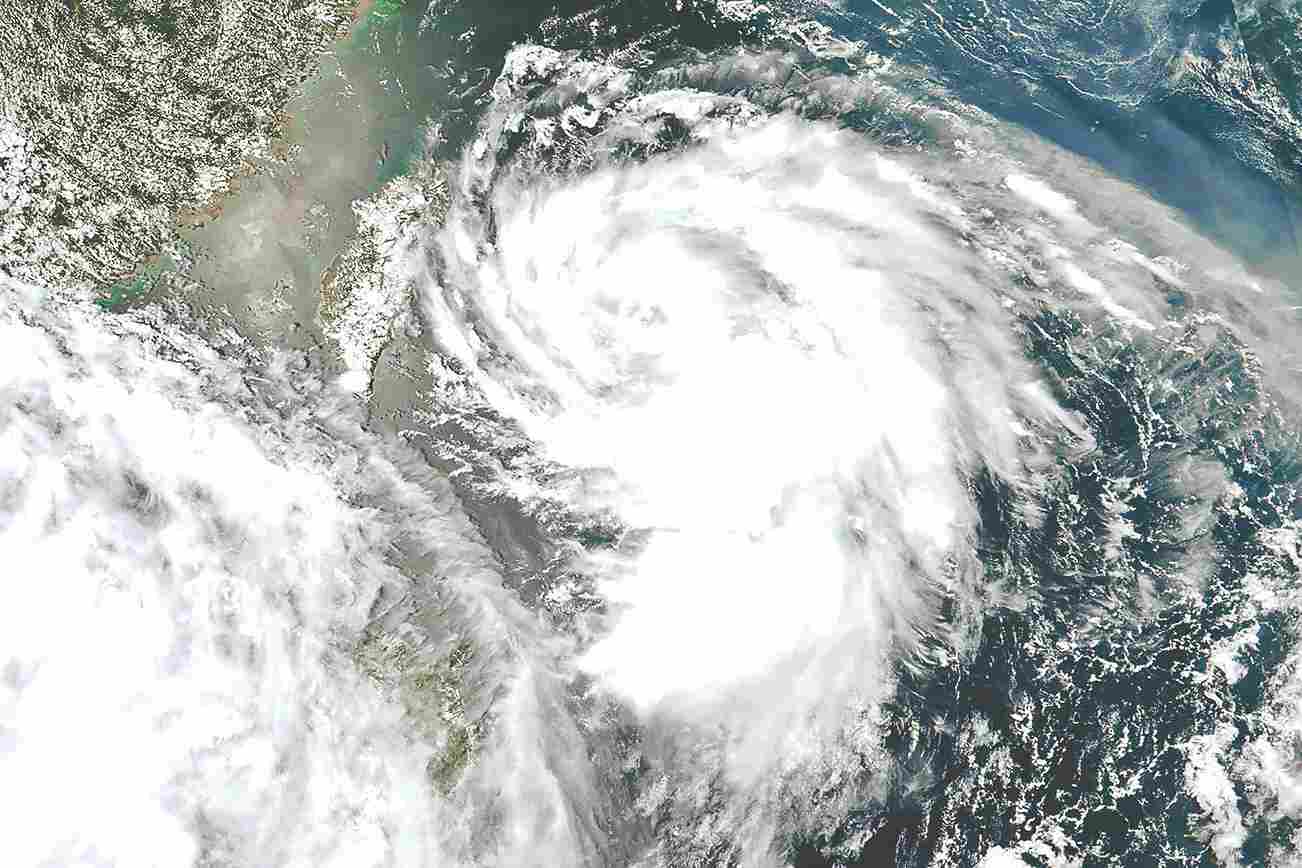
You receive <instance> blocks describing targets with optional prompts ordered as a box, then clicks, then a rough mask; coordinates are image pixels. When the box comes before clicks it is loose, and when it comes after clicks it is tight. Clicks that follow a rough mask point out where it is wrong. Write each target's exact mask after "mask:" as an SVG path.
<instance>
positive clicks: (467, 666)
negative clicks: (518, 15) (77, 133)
mask: <svg viewBox="0 0 1302 868" xmlns="http://www.w3.org/2000/svg"><path fill="white" fill-rule="evenodd" d="M115 8H116V7H115ZM721 8H722V7H721ZM883 8H884V7H883ZM438 11H439V10H431V11H430V12H429V13H428V14H426V15H423V16H415V17H414V18H413V21H418V22H419V23H418V24H414V25H413V26H414V27H420V28H427V29H428V28H429V27H432V26H435V25H436V24H437V22H439V21H441V20H445V19H443V18H440V17H439V14H435V13H436V12H438ZM715 11H716V12H718V14H719V15H720V16H722V18H723V19H725V20H727V21H730V22H733V23H734V24H735V23H736V22H737V21H739V20H742V19H744V18H745V14H743V13H744V12H745V10H740V9H738V8H736V5H735V4H734V5H733V6H729V7H728V8H727V9H726V10H724V11H719V10H715ZM443 12H444V13H446V12H447V10H443ZM725 12H726V14H725ZM751 12H754V10H751ZM142 14H143V13H142ZM152 14H154V13H151V15H152ZM158 14H159V15H161V14H162V13H158ZM448 14H450V13H448ZM594 14H595V13H594ZM765 14H767V15H774V14H776V13H773V12H772V11H771V10H769V11H767V12H766V13H765ZM846 14H848V13H846ZM892 14H895V13H894V12H892ZM155 17H157V16H155ZM137 18H139V21H136V22H135V24H134V25H132V26H136V27H137V28H140V27H153V26H155V25H153V24H150V22H151V21H154V18H150V17H148V16H145V17H141V16H137ZM160 20H162V19H160ZM330 20H333V19H329V17H328V16H327V17H325V18H322V19H321V21H320V22H319V24H320V25H321V26H323V27H324V26H325V25H326V24H327V23H329V21H330ZM590 20H595V18H582V19H580V18H579V17H576V18H575V19H573V20H571V21H569V22H568V23H566V22H557V21H551V22H550V23H547V22H544V25H542V26H541V29H543V30H546V29H548V28H551V30H552V31H554V32H555V33H557V34H560V36H558V39H561V38H569V36H567V35H566V34H570V33H571V31H573V32H580V31H582V30H583V27H584V26H586V25H585V24H584V22H585V21H590ZM630 20H632V19H630ZM693 20H696V19H693ZM1055 20H1056V19H1055ZM1146 20H1147V19H1146ZM625 23H627V22H625ZM562 25H564V26H562ZM159 26H161V25H159ZM531 26H532V25H531ZM629 26H632V25H629ZM738 26H740V25H738ZM1146 26H1152V27H1156V25H1153V24H1151V22H1150V25H1146ZM567 28H568V29H567ZM598 29H599V28H598ZM615 30H616V28H615V27H614V25H612V26H611V29H610V30H609V33H607V34H606V37H602V38H603V39H604V38H607V37H609V38H610V39H614V38H615V37H614V36H610V35H609V34H610V33H615ZM594 32H595V31H594ZM603 32H605V31H603ZM730 32H731V31H730ZM773 32H774V33H777V32H778V31H777V30H775V31H773ZM621 33H622V31H621ZM781 33H782V38H780V39H779V38H777V37H776V36H775V37H774V38H773V43H774V44H773V45H771V46H769V47H753V48H746V49H740V48H732V47H730V48H726V49H719V48H717V47H713V46H710V45H708V44H705V40H700V41H699V44H697V43H692V42H691V41H690V40H687V39H686V38H684V39H683V41H682V42H680V43H670V44H669V46H668V47H666V46H665V45H664V44H662V42H664V40H661V42H657V41H656V40H657V39H659V38H660V37H657V36H656V35H655V34H651V35H648V36H647V37H646V39H645V40H642V41H635V42H633V43H631V44H630V45H628V46H620V47H617V48H616V49H615V50H605V48H604V47H603V48H601V50H597V49H593V50H591V51H578V50H574V51H562V50H558V49H554V48H549V47H545V46H542V45H537V44H520V45H517V46H515V47H514V48H511V49H510V50H509V51H508V52H507V53H506V55H505V57H504V58H503V57H498V58H496V59H495V61H494V70H495V72H494V73H493V74H492V75H488V74H486V75H485V82H484V85H483V87H482V88H481V89H479V90H475V91H474V92H473V94H472V96H473V99H472V98H471V97H466V98H465V100H464V102H465V103H466V104H473V105H474V107H475V108H476V111H477V112H478V113H477V114H476V115H474V116H473V118H470V119H468V118H467V117H459V118H458V119H457V124H459V125H460V126H459V127H458V129H459V130H460V132H459V133H458V135H459V136H460V138H459V139H455V138H454V139H449V138H447V136H446V135H445V131H444V130H443V129H442V128H441V127H439V128H436V127H435V125H430V126H428V127H426V128H425V129H424V131H423V133H422V135H423V136H424V138H423V139H422V141H423V143H424V144H423V150H417V151H413V152H412V153H411V154H409V155H408V157H407V159H408V163H407V164H406V165H405V166H404V169H403V171H402V172H401V173H400V176H399V177H396V178H392V179H389V180H387V181H386V182H385V183H384V184H383V185H382V188H381V189H379V190H378V191H377V192H375V193H374V194H373V195H370V196H368V197H366V198H365V199H364V200H361V201H359V202H358V203H356V204H354V206H353V210H354V212H355V214H354V216H355V227H356V230H357V237H355V238H353V239H352V240H351V241H350V242H349V243H348V244H347V245H344V246H342V247H341V248H340V252H339V253H338V255H337V256H336V257H335V258H334V259H333V260H331V261H329V262H328V263H324V264H322V268H321V270H320V279H319V284H320V285H319V286H314V287H311V291H310V293H308V294H307V295H305V296H304V297H296V298H294V299H291V302H292V304H291V303H286V304H285V309H286V310H288V311H289V313H288V314H284V312H282V313H280V314H276V316H281V317H282V318H283V319H285V320H286V321H285V322H280V323H278V324H277V328H278V329H280V330H281V331H279V332H277V331H274V330H268V331H266V332H260V331H258V329H257V328H254V327H251V326H250V323H253V324H254V325H255V326H257V325H259V324H260V323H261V320H259V317H261V316H263V313H262V312H261V309H257V308H256V307H255V305H253V304H248V305H246V306H245V307H244V308H243V309H239V310H231V309H230V306H229V305H225V303H224V302H223V300H222V299H223V298H224V297H223V296H220V295H217V296H215V297H214V298H215V300H214V298H206V297H204V296H202V295H201V292H202V287H199V288H195V287H194V286H192V287H190V288H189V289H187V290H186V292H183V293H177V294H175V295H173V296H171V297H162V298H159V299H158V300H157V301H156V303H153V304H149V305H141V306H138V307H136V308H133V309H129V310H122V311H117V312H112V313H110V312H105V311H104V310H101V309H100V308H99V307H97V306H95V305H94V304H91V303H90V302H89V301H88V300H87V299H85V298H83V297H81V295H80V294H79V293H78V292H75V291H67V288H66V287H63V286H60V285H59V284H58V282H57V281H56V280H54V279H52V275H53V276H57V274H54V273H47V274H46V275H45V279H44V280H36V279H35V278H33V279H29V280H27V281H25V282H20V281H18V280H15V279H11V278H9V277H2V276H0V552H2V553H3V556H2V557H3V562H4V563H5V564H6V565H8V566H9V570H8V571H7V575H6V578H5V579H4V581H3V584H0V673H3V678H0V809H2V810H3V812H4V814H5V816H7V817H9V818H11V819H13V821H14V822H13V823H12V828H13V833H11V834H8V835H6V839H7V840H6V843H5V844H4V845H3V846H4V848H6V849H7V850H8V852H9V854H11V855H10V856H9V857H7V858H8V859H9V861H11V862H12V863H13V864H16V865H41V864H94V865H141V864H160V865H188V864H194V865H204V866H243V865H284V866H291V865H292V866H297V865H305V866H306V865H312V866H317V865H340V866H357V865H391V866H409V865H448V866H462V865H466V866H469V865H477V866H502V868H517V866H540V868H541V866H549V868H550V866H569V865H575V866H635V865H636V866H665V868H672V866H688V865H692V866H698V865H736V866H786V865H797V866H832V865H838V866H839V865H852V864H898V865H912V866H923V865H936V866H948V865H955V866H957V865H964V866H973V865H983V866H986V868H991V866H1005V865H1022V864H1044V865H1079V866H1085V865H1108V864H1125V865H1149V864H1163V865H1197V864H1207V863H1208V862H1209V861H1210V860H1216V861H1217V863H1218V864H1225V865H1263V864H1269V865H1281V866H1283V865H1289V864H1293V860H1295V859H1296V854H1297V853H1298V852H1300V851H1302V839H1300V838H1299V835H1302V832H1299V831H1298V822H1299V819H1300V818H1302V776H1300V775H1299V772H1298V767H1297V762H1296V755H1295V754H1296V744H1297V743H1298V739H1299V738H1302V714H1299V702H1300V701H1302V677H1299V668H1298V667H1299V665H1302V658H1300V657H1299V647H1302V646H1299V644H1298V641H1297V638H1298V637H1297V623H1298V622H1297V611H1298V609H1297V606H1298V593H1299V590H1298V577H1299V564H1302V561H1300V560H1299V559H1300V558H1302V548H1299V545H1300V543H1302V540H1300V539H1299V535H1298V529H1299V524H1298V522H1299V518H1302V512H1300V511H1299V505H1300V504H1299V493H1300V491H1299V483H1300V480H1302V462H1300V461H1299V455H1300V454H1302V452H1300V451H1299V442H1298V430H1299V429H1298V424H1297V422H1298V417H1297V402H1296V396H1297V386H1298V384H1297V382H1296V371H1297V370H1298V366H1297V361H1296V359H1295V350H1294V349H1293V347H1294V346H1296V338H1297V331H1298V327H1297V324H1296V322H1295V320H1296V317H1295V316H1293V308H1292V306H1291V296H1290V295H1289V293H1290V290H1289V288H1288V286H1287V281H1286V280H1283V279H1281V277H1280V275H1279V274H1278V273H1268V272H1266V271H1265V270H1255V269H1254V268H1252V267H1249V266H1247V265H1244V264H1243V263H1242V262H1241V260H1240V259H1238V258H1236V256H1235V255H1233V254H1232V253H1230V252H1227V251H1226V250H1224V249H1222V248H1221V247H1219V246H1217V245H1216V244H1214V243H1213V242H1211V241H1209V240H1207V239H1206V238H1205V237H1203V236H1200V235H1199V234H1197V233H1196V232H1194V231H1193V230H1191V229H1190V228H1188V226H1187V224H1186V222H1185V220H1184V218H1183V217H1182V216H1181V215H1180V213H1179V212H1177V211H1175V210H1173V209H1171V208H1169V207H1167V206H1166V205H1163V204H1160V203H1159V202H1157V201H1156V200H1155V199H1154V198H1152V197H1151V196H1150V195H1149V194H1148V193H1146V192H1145V191H1143V190H1141V189H1140V188H1138V187H1136V186H1133V185H1132V184H1131V183H1129V182H1127V181H1124V180H1119V179H1117V178H1115V177H1113V176H1111V175H1109V174H1108V173H1107V172H1106V171H1104V170H1103V169H1101V168H1100V167H1099V166H1098V165H1097V164H1094V163H1091V162H1089V161H1088V160H1086V159H1085V158H1083V157H1081V156H1079V155H1077V154H1074V153H1072V152H1070V151H1068V150H1065V149H1063V148H1061V147H1059V146H1058V145H1056V144H1052V143H1050V142H1048V141H1046V140H1045V139H1042V138H1040V137H1037V136H1036V135H1034V134H1032V133H1031V132H1029V131H1027V130H1026V129H1024V128H1023V127H1021V126H1018V125H1017V124H1014V123H1011V122H1010V121H1009V120H1008V119H1006V118H1000V117H997V116H995V115H993V114H989V113H987V112H986V111H984V110H983V109H981V108H979V107H977V106H975V105H974V104H973V103H972V102H970V101H967V100H966V95H965V94H963V93H961V92H956V90H955V89H954V88H946V87H942V86H941V85H940V84H939V83H938V81H937V79H938V77H937V76H935V75H932V74H931V73H930V72H929V71H928V70H927V69H926V68H924V67H922V66H916V65H907V64H904V63H900V62H898V61H896V60H893V59H889V58H887V57H884V56H882V55H881V54H879V53H875V52H873V51H869V50H865V48H864V46H863V45H861V44H856V43H852V42H849V41H845V40H841V39H838V38H834V36H833V35H832V33H831V31H830V30H829V29H828V27H827V26H826V25H818V26H815V25H814V24H813V23H809V26H807V27H799V28H798V27H795V26H794V25H792V26H789V27H787V28H786V29H785V30H782V31H781ZM903 33H904V31H903V30H901V38H903ZM797 37H798V38H797ZM122 38H125V37H122ZM621 38H622V37H621ZM475 39H480V40H486V39H487V37H484V36H482V35H481V36H478V37H477V36H475V35H474V34H469V35H468V36H467V39H466V40H465V41H466V42H467V43H474V44H475V46H477V48H476V50H479V49H480V48H482V46H480V45H479V43H475ZM955 44H956V45H958V46H959V47H960V48H963V47H964V46H966V45H967V44H966V43H965V42H963V40H961V39H960V40H958V41H957V42H955ZM594 45H598V46H604V43H602V42H601V40H599V39H596V38H595V37H594ZM689 45H691V46H694V47H689ZM978 47H980V48H982V51H984V48H985V47H984V46H967V48H968V49H970V50H971V51H973V52H976V53H977V54H978V55H979V56H980V57H983V58H984V57H985V56H986V55H985V54H983V53H982V52H981V51H976V48H978ZM653 49H654V50H653ZM466 50H467V51H469V50H470V49H466ZM1082 50H1083V49H1082ZM1064 56H1065V57H1067V59H1068V60H1071V59H1073V58H1075V57H1076V56H1077V55H1076V53H1075V49H1073V51H1072V52H1069V53H1068V54H1067V55H1064ZM296 63H297V62H296ZM291 65H293V64H291ZM1122 72H1123V70H1121V69H1120V67H1118V68H1117V69H1114V70H1113V71H1112V73H1109V74H1101V75H1100V77H1099V84H1100V86H1101V87H1102V86H1105V85H1107V84H1108V82H1109V81H1110V80H1111V79H1110V78H1109V76H1110V75H1111V76H1113V77H1115V76H1120V75H1122ZM1132 72H1133V70H1132ZM1140 72H1143V76H1141V77H1143V79H1144V81H1146V82H1147V81H1149V80H1150V79H1151V78H1152V77H1153V73H1152V69H1150V68H1149V67H1148V66H1145V67H1144V68H1143V69H1142V70H1140ZM1135 74H1136V75H1138V74H1139V73H1135ZM1127 81H1129V79H1127ZM466 93H470V91H469V90H468V91H466ZM2 120H3V119H2V118H0V121H2ZM372 120H373V119H372ZM368 122H369V121H368ZM377 123H378V122H377ZM11 126H12V124H11ZM8 129H9V128H8V127H3V126H0V137H4V136H8V138H0V143H3V142H5V141H10V142H14V141H18V137H17V134H16V133H13V132H12V130H10V131H9V132H6V130H8ZM129 144H130V143H129V142H127V143H126V144H123V145H122V146H123V147H126V146H127V145H129ZM24 147H26V146H25V145H24ZM387 148H388V145H387V142H386V144H385V149H386V152H387ZM359 153H360V151H359ZM355 157H357V154H355V153H351V152H350V153H349V154H348V156H347V159H350V160H353V159H354V158H355ZM42 159H44V158H42ZM232 159H233V158H232ZM342 159H343V158H341V160H342ZM367 159H369V158H367ZM383 159H388V157H387V156H384V157H383ZM354 162H357V161H356V160H354ZM11 163H12V161H11ZM11 163H5V164H3V165H10V164H11ZM3 165H0V168H3ZM12 165H17V164H16V163H12ZM223 165H225V163H223ZM356 170H357V166H355V165H352V164H351V163H350V164H349V167H348V173H351V174H350V175H349V177H351V176H352V175H355V174H357V171H356ZM214 171H216V170H215V169H214ZM384 171H388V169H387V168H384ZM339 174H340V176H342V175H343V174H347V173H345V172H343V170H340V172H339ZM327 177H332V176H331V175H330V173H329V172H323V174H321V175H320V176H318V177H316V179H315V180H314V181H313V183H316V184H318V185H319V186H325V185H326V181H325V180H323V179H325V178H327ZM164 180H165V179H164ZM160 183H162V181H160ZM15 189H16V188H15ZM169 189H170V188H169ZM178 189H179V188H178ZM0 194H4V195H8V194H6V193H5V191H4V189H0ZM187 195H188V194H187ZM323 195H324V194H323ZM69 201H73V200H69ZM256 205H257V202H256V201H255V202H254V203H253V205H248V204H247V203H244V204H241V203H236V204H235V206H233V208H236V209H239V208H243V209H244V210H242V211H240V210H236V211H235V212H234V213H242V214H253V213H256V207H254V206H256ZM241 225H244V224H241ZM248 225H254V223H253V221H252V219H250V223H249V224H248ZM268 225H270V224H268ZM272 230H275V231H277V232H280V233H282V234H283V236H284V239H290V240H293V233H292V232H291V230H290V229H289V228H285V227H279V228H277V227H271V229H269V230H268V231H269V232H270V231H272ZM294 231H297V230H294ZM29 234H30V233H29ZM232 234H233V235H235V236H238V233H234V232H233V230H232ZM214 237H216V235H214ZM269 237H270V236H269ZM276 237H277V238H278V239H279V238H280V236H279V235H277V236H276ZM237 240H238V239H237ZM281 240H283V239H281ZM228 241H229V239H228ZM60 243H62V242H60ZM282 246H288V244H287V242H286V244H284V245H282ZM65 252H66V251H65ZM236 252H237V253H243V252H247V251H236ZM255 253H257V255H254V254H255ZM23 255H24V256H26V254H23ZM261 255H262V254H261V253H259V252H257V251H254V253H249V254H248V257H247V259H240V258H238V257H235V258H233V259H231V260H230V261H229V263H228V266H227V271H226V272H222V271H220V270H216V269H214V270H213V271H212V275H217V276H216V277H214V276H211V275H210V277H209V278H208V279H209V280H211V281H214V282H215V281H217V280H218V279H220V276H221V275H222V274H227V275H233V277H232V278H231V279H233V280H234V279H238V280H239V281H242V282H241V289H240V292H241V293H242V294H241V295H239V296H238V297H239V298H241V299H242V300H243V301H249V300H250V299H252V300H254V301H256V299H255V298H254V297H253V295H252V294H255V293H256V286H257V285H258V284H257V280H258V279H260V276H259V274H257V273H254V272H257V270H258V268H260V267H261V266H259V265H257V263H260V262H263V261H264V259H259V258H258V256H261ZM268 256H270V254H268ZM313 256H315V254H313ZM265 261H270V259H267V260H265ZM304 261H307V262H315V260H314V259H312V258H311V257H307V256H305V257H304ZM35 262H36V260H34V259H32V260H30V262H29V264H33V265H34V263H35ZM231 263H235V264H231ZM238 263H252V264H246V265H243V266H241V265H238ZM241 269H243V272H248V273H242V272H241ZM37 271H39V269H35V268H33V271H32V274H33V275H34V274H36V273H37ZM29 276H30V275H29ZM1284 277H1285V278H1286V277H1287V275H1284ZM196 286H197V285H196ZM277 287H280V284H279V283H278V284H277ZM300 289H301V287H300ZM230 297H232V298H234V297H236V296H235V295H232V296H230ZM303 311H309V312H311V311H315V318H311V317H309V316H306V315H304V314H303ZM297 318H301V320H300V319H297ZM272 319H274V317H272V316H271V315H268V316H267V320H268V322H270V321H271V320H272ZM290 332H293V333H294V334H295V335H296V338H295V344H294V345H295V346H296V347H297V348H296V349H289V348H287V347H286V346H282V345H281V344H280V342H279V340H278V338H276V335H278V334H281V333H285V334H288V333H290ZM0 861H4V860H0Z"/></svg>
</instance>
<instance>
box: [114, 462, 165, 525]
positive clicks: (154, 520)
mask: <svg viewBox="0 0 1302 868" xmlns="http://www.w3.org/2000/svg"><path fill="white" fill-rule="evenodd" d="M121 502H122V506H123V508H124V509H126V510H127V511H128V512H130V513H131V514H132V515H134V516H135V517H136V518H137V519H139V520H140V521H141V523H142V524H145V525H146V526H149V527H158V526H160V525H162V524H164V523H165V522H166V521H167V519H168V515H169V509H168V507H167V503H166V501H165V500H164V499H163V498H162V496H160V495H159V494H158V492H157V491H155V490H154V488H153V487H152V486H150V485H149V483H148V482H146V481H145V480H144V479H143V478H142V477H141V476H139V475H138V474H136V473H134V472H133V471H130V470H128V471H126V472H124V473H123V474H122V501H121Z"/></svg>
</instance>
